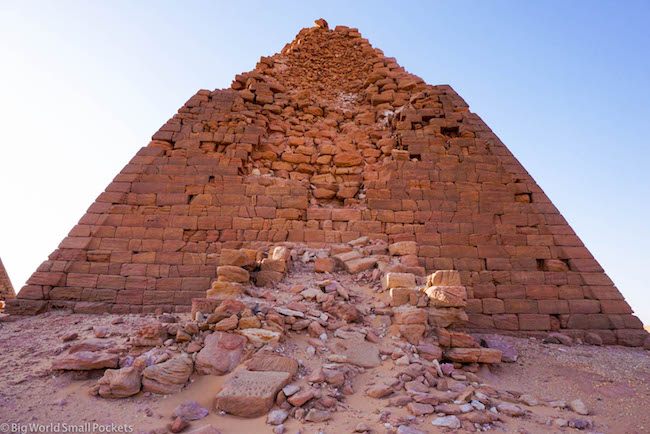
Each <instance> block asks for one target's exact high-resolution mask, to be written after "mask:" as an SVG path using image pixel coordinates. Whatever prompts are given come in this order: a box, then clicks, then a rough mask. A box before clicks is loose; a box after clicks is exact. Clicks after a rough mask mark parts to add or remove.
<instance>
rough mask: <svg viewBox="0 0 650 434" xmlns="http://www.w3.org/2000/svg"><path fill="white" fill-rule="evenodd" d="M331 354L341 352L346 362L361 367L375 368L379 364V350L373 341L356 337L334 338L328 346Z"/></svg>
mask: <svg viewBox="0 0 650 434" xmlns="http://www.w3.org/2000/svg"><path fill="white" fill-rule="evenodd" d="M330 352H331V353H332V354H341V355H343V356H345V357H346V358H347V363H350V364H352V365H356V366H361V367H362V368H376V367H377V366H379V365H380V364H381V359H380V358H379V350H378V349H377V346H376V345H375V344H373V343H370V342H367V341H361V340H357V339H336V340H335V341H334V342H333V343H332V344H331V346H330Z"/></svg>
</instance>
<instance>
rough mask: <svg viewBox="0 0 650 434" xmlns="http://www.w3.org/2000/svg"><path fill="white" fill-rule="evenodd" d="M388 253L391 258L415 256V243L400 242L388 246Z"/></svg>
mask: <svg viewBox="0 0 650 434" xmlns="http://www.w3.org/2000/svg"><path fill="white" fill-rule="evenodd" d="M388 253H390V255H391V256H405V255H417V245H416V243H415V241H400V242H397V243H393V244H390V245H389V246H388Z"/></svg>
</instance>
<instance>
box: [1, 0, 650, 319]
mask: <svg viewBox="0 0 650 434" xmlns="http://www.w3.org/2000/svg"><path fill="white" fill-rule="evenodd" d="M320 17H323V18H325V19H326V20H328V21H329V23H330V25H332V26H335V25H337V24H342V25H349V26H351V27H358V28H359V30H360V31H361V33H362V35H363V36H364V37H366V38H368V39H369V40H370V42H371V43H372V44H373V45H374V46H375V47H379V48H381V49H382V50H384V52H385V54H386V55H388V56H394V57H396V58H397V60H398V62H399V63H400V64H401V65H402V66H404V67H405V68H406V69H407V70H408V71H409V72H412V73H414V74H417V75H419V76H421V77H422V78H423V79H424V80H425V81H427V82H428V83H430V84H443V83H445V84H450V85H451V86H452V87H454V89H455V90H456V91H457V92H458V93H459V94H460V95H461V96H462V97H463V98H465V100H466V101H467V102H468V103H469V105H470V108H471V110H472V111H474V112H476V113H478V114H479V115H480V116H481V117H482V118H483V119H484V120H485V121H486V122H487V124H488V125H489V126H490V127H491V128H492V129H493V130H494V131H495V133H496V134H497V135H498V136H499V137H500V138H501V139H502V141H503V142H504V143H505V144H506V146H508V148H509V149H510V150H511V151H512V152H513V153H514V155H515V156H516V157H517V158H518V159H519V160H520V161H521V162H522V163H523V165H524V167H526V169H527V170H528V171H529V172H530V173H531V175H532V176H533V177H534V178H535V179H536V180H537V182H538V183H539V185H540V186H541V187H542V188H543V189H544V190H545V192H546V193H547V195H548V196H549V197H550V198H551V200H552V201H553V202H554V204H555V205H556V206H557V207H558V208H559V210H560V211H561V212H562V213H563V215H564V217H565V218H566V219H567V220H568V221H569V222H570V223H571V225H572V226H573V228H574V230H575V231H576V233H577V234H578V235H579V236H580V237H581V238H582V240H583V242H584V243H585V244H586V245H587V247H588V248H589V249H590V250H591V251H592V253H593V254H594V256H595V257H596V259H598V260H599V261H600V263H601V265H603V267H604V268H605V270H606V271H607V272H608V274H609V275H610V277H611V278H612V279H613V280H614V282H615V283H616V284H617V286H618V287H619V289H620V290H621V291H622V292H623V294H624V296H625V297H626V299H627V300H628V301H629V302H630V304H631V305H632V307H633V308H634V310H635V311H636V312H637V314H638V315H639V316H640V317H641V319H642V320H643V321H644V323H645V324H650V296H649V295H648V290H650V285H649V284H648V279H647V277H646V276H645V272H646V271H647V270H648V269H649V268H650V253H649V246H650V223H649V218H648V216H650V205H649V201H648V194H649V193H650V181H649V180H648V175H647V172H648V167H650V138H649V137H650V136H649V134H648V132H647V127H648V124H649V121H650V103H649V101H650V83H649V80H648V77H650V52H649V51H650V48H649V47H650V30H649V28H650V26H648V23H649V22H650V2H635V1H626V2H614V1H609V2H606V1H600V2H599V1H571V2H566V1H544V2H521V1H510V2H506V1H489V2H486V1H476V2H470V1H454V2H450V1H445V2H438V1H429V2H401V3H398V2H380V1H373V2H351V1H346V2H337V1H329V2H327V3H326V4H325V2H323V4H320V5H319V4H318V3H309V2H281V1H275V2H245V3H244V2H236V3H235V2H223V3H222V2H198V1H187V2H147V1H138V2H132V1H129V2H126V1H110V2H108V1H106V2H99V1H94V2H81V1H79V2H72V1H65V0H62V1H57V2H49V1H48V2H45V1H44V2H36V1H11V0H9V1H7V0H4V1H1V2H0V38H1V40H2V41H3V43H2V44H0V59H2V67H1V68H0V101H1V102H0V111H1V112H0V128H1V131H2V132H3V137H2V139H3V140H2V148H1V149H2V153H1V157H0V186H1V187H0V200H1V202H0V203H2V212H0V256H1V257H2V259H3V262H4V263H5V265H6V267H7V269H8V271H9V274H10V276H11V278H12V280H13V283H14V285H15V286H16V287H20V286H22V284H23V283H24V281H25V280H26V279H27V277H28V276H29V274H30V273H31V272H32V271H33V270H34V269H35V268H36V267H37V266H38V264H39V263H40V262H41V261H42V260H44V259H45V258H46V257H47V255H48V254H49V253H50V252H51V251H53V250H54V249H55V247H56V246H57V244H58V242H59V241H60V240H61V239H62V238H63V237H64V236H65V235H66V234H67V232H68V231H69V230H70V228H71V227H72V226H73V225H74V223H76V222H77V221H78V219H79V217H80V216H81V215H82V214H83V213H84V212H85V210H86V208H87V207H88V205H89V204H90V203H91V202H92V200H93V199H94V198H95V197H96V196H97V195H98V194H99V193H100V192H101V191H103V189H104V188H105V186H106V185H107V184H108V183H109V182H110V180H111V179H112V178H113V177H114V176H115V174H116V173H117V172H118V170H119V169H120V168H121V167H122V166H124V165H125V164H126V163H127V162H128V160H129V159H130V158H131V157H132V156H133V155H134V154H135V152H136V151H137V150H138V149H139V148H140V147H142V146H146V144H147V143H148V141H149V138H150V137H151V134H152V133H153V132H155V131H156V130H157V129H158V128H159V126H160V125H162V124H163V123H164V122H165V121H166V120H167V119H168V118H169V117H171V116H172V115H173V113H175V112H176V110H177V109H178V107H180V106H181V105H182V104H183V103H184V102H185V101H186V100H187V99H188V98H189V97H190V96H191V95H193V94H194V93H195V92H196V91H197V90H198V89H202V88H203V89H214V88H223V87H228V86H229V85H230V82H231V80H232V78H233V77H234V75H235V74H237V73H240V72H243V71H248V70H250V69H252V68H253V67H254V65H255V63H256V62H257V61H258V59H259V57H260V56H262V55H270V54H273V53H276V52H278V51H280V50H281V49H282V47H283V46H284V45H285V44H286V43H288V42H290V41H291V40H292V39H293V38H294V36H295V34H296V33H298V31H299V30H300V29H301V28H303V27H310V26H311V25H312V23H313V21H314V20H315V19H317V18H320Z"/></svg>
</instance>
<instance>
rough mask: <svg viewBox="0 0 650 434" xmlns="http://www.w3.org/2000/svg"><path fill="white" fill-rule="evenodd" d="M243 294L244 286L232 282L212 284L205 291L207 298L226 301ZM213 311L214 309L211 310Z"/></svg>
mask: <svg viewBox="0 0 650 434" xmlns="http://www.w3.org/2000/svg"><path fill="white" fill-rule="evenodd" d="M242 292H244V286H243V285H241V284H239V283H234V282H220V281H218V280H217V281H215V282H212V287H211V288H210V289H208V290H207V291H206V296H207V298H216V299H220V300H223V299H227V298H236V297H237V296H238V295H240V294H241V293H242ZM213 310H214V309H213Z"/></svg>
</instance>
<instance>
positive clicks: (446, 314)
mask: <svg viewBox="0 0 650 434" xmlns="http://www.w3.org/2000/svg"><path fill="white" fill-rule="evenodd" d="M428 313H429V323H431V325H433V326H435V327H443V328H446V327H449V326H451V325H461V324H465V323H467V321H469V318H468V317H467V314H466V313H465V311H464V310H463V309H459V308H455V307H431V308H430V309H429V311H428Z"/></svg>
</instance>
